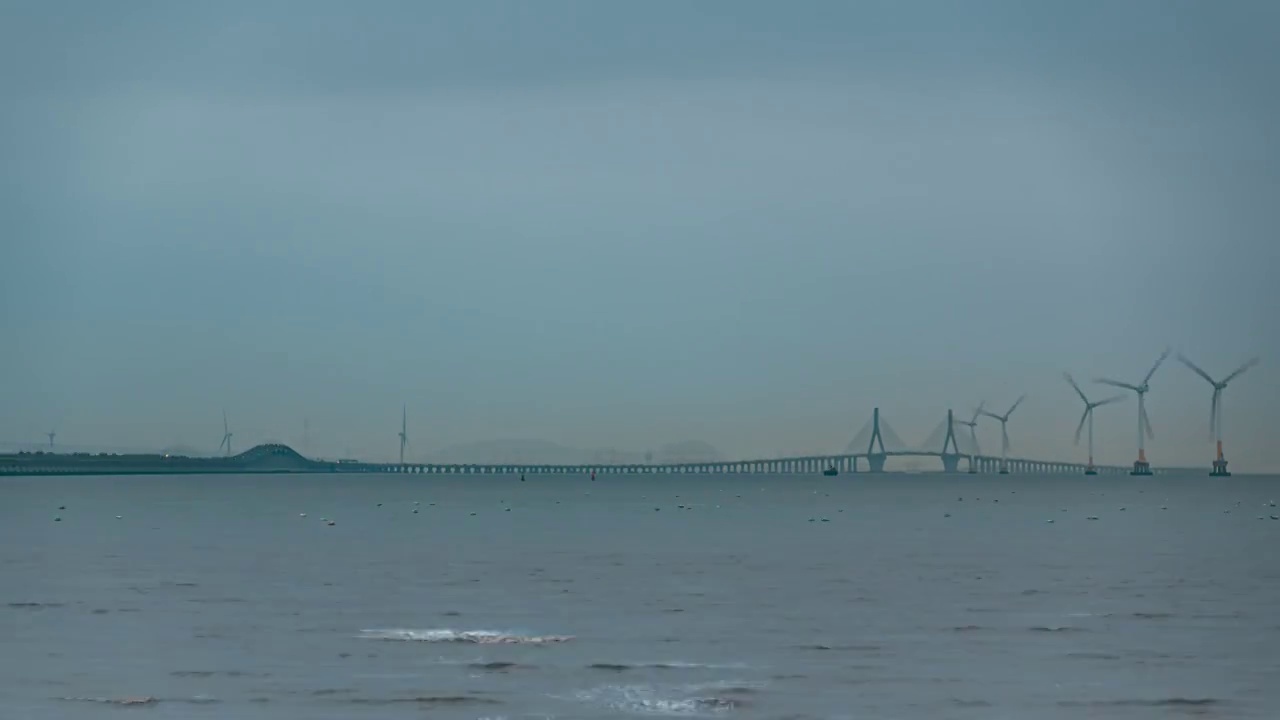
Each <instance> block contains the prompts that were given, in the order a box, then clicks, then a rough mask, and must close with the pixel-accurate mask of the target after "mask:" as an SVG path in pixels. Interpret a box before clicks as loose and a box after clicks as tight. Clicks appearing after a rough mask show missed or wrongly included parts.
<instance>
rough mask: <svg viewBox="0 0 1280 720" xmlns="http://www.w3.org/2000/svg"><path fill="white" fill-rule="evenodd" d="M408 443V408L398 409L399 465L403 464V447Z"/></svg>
mask: <svg viewBox="0 0 1280 720" xmlns="http://www.w3.org/2000/svg"><path fill="white" fill-rule="evenodd" d="M408 442H409V407H408V406H407V405H406V406H404V407H402V408H400V464H401V465H403V464H404V446H405V445H407V444H408Z"/></svg>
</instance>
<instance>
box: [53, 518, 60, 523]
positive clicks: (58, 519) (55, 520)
mask: <svg viewBox="0 0 1280 720" xmlns="http://www.w3.org/2000/svg"><path fill="white" fill-rule="evenodd" d="M53 521H54V522H62V518H60V517H56V518H54V519H53Z"/></svg>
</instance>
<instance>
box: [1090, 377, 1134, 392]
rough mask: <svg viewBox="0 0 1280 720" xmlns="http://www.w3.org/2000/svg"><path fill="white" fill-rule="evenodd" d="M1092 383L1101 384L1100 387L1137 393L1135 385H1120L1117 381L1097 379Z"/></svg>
mask: <svg viewBox="0 0 1280 720" xmlns="http://www.w3.org/2000/svg"><path fill="white" fill-rule="evenodd" d="M1094 382H1096V383H1100V384H1102V385H1110V386H1111V387H1118V388H1124V389H1125V390H1132V391H1134V392H1138V386H1137V385H1130V384H1129V383H1122V382H1120V381H1119V380H1111V379H1110V378H1097V379H1095V380H1094Z"/></svg>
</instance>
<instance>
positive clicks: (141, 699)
mask: <svg viewBox="0 0 1280 720" xmlns="http://www.w3.org/2000/svg"><path fill="white" fill-rule="evenodd" d="M58 699H59V700H65V701H67V702H84V703H98V704H100V705H123V706H144V705H156V704H158V703H161V702H166V703H175V702H177V703H187V704H188V705H213V704H216V703H220V702H222V701H221V700H218V699H217V698H211V697H208V696H205V695H197V696H195V697H187V698H158V697H152V696H150V695H139V696H136V697H120V698H107V697H64V698H58Z"/></svg>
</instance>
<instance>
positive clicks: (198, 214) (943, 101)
mask: <svg viewBox="0 0 1280 720" xmlns="http://www.w3.org/2000/svg"><path fill="white" fill-rule="evenodd" d="M1278 31H1280V5H1277V4H1275V3H1271V2H1262V1H1259V2H1251V1H1250V0H1237V1H1235V2H1231V3H1207V2H1179V1H1177V0H1166V1H1159V2H1157V1H1155V0H1131V1H1129V2H1124V3H1114V2H1102V1H1097V0H1080V1H1076V2H1061V3H1032V4H1028V3H1023V2H1015V1H1013V0H1008V1H997V0H973V1H972V2H965V3H955V2H949V1H943V0H937V1H930V0H920V1H917V2H906V1H904V2H887V1H885V2H880V1H876V0H867V1H866V2H856V3H855V2H835V1H832V2H827V1H821V0H812V1H809V2H803V1H802V2H795V3H780V2H762V1H756V0H732V1H729V0H708V1H707V2H699V3H687V2H675V1H674V0H670V1H668V0H654V1H653V2H634V3H600V2H591V1H586V0H584V1H582V2H569V1H561V0H546V1H545V2H538V3H527V2H514V1H513V2H494V1H485V0H466V1H465V2H437V3H420V2H409V1H407V0H406V1H403V2H401V1H396V0H366V1H365V2H359V3H356V2H334V1H332V0H307V1H305V2H304V1H303V0H297V1H295V2H283V1H281V0H254V1H252V2H250V1H248V0H223V1H222V2H217V3H171V2H162V1H160V0H120V2H113V3H101V2H93V1H92V0H85V1H83V2H74V1H72V0H47V1H40V2H37V1H35V0H10V1H9V2H5V3H3V4H0V96H2V97H3V98H4V101H3V102H2V103H0V158H2V161H0V277H3V280H2V281H0V339H3V340H4V350H3V352H0V443H8V446H9V447H13V446H14V445H15V444H21V443H37V442H40V441H42V440H43V434H44V433H46V432H48V431H50V430H56V431H57V433H58V442H59V443H62V444H64V446H66V447H72V446H81V447H93V448H121V449H124V448H160V447H165V446H170V445H174V444H182V445H187V446H191V447H195V448H200V449H207V450H210V451H212V450H213V449H215V448H216V447H217V444H218V442H219V440H220V439H221V435H222V413H223V411H224V410H225V412H226V413H227V416H228V418H229V422H230V424H231V426H232V431H233V432H234V433H235V439H234V443H235V446H236V448H237V449H239V448H242V447H247V446H248V445H251V444H255V443H257V442H263V441H267V440H275V441H282V442H287V443H290V444H292V445H294V446H297V447H302V445H303V439H304V430H303V428H304V423H305V426H306V428H307V431H306V437H305V439H306V449H307V451H308V452H310V453H311V454H316V455H328V456H332V455H355V456H358V457H361V458H367V459H383V458H388V459H389V458H394V457H395V455H396V452H397V450H398V439H397V436H396V433H397V432H398V431H399V429H400V428H399V424H400V415H401V409H402V406H407V408H408V420H409V423H408V424H409V437H410V448H409V456H410V457H411V458H415V457H426V456H429V455H430V454H431V453H433V452H436V451H438V450H439V449H441V448H445V447H448V446H451V445H457V444H461V443H475V442H483V441H490V440H495V439H504V438H506V439H525V440H530V439H537V440H545V441H550V442H554V443H560V444H564V445H568V446H573V447H612V448H622V449H627V450H632V451H644V450H646V449H653V448H657V447H661V446H662V445H664V444H666V443H672V442H680V441H686V440H697V441H704V442H706V443H710V444H711V445H713V446H714V447H716V448H717V449H719V451H720V452H721V454H723V455H725V456H728V457H742V458H745V457H774V456H777V455H779V454H798V453H805V454H808V453H815V452H837V451H840V450H843V448H844V446H845V445H846V444H847V443H848V442H849V440H850V439H851V438H853V436H854V435H855V434H856V433H857V432H858V430H859V429H860V428H861V427H862V426H863V424H864V423H865V422H866V420H867V419H868V418H869V417H870V415H871V411H872V408H873V407H876V406H879V407H880V408H881V409H882V412H883V413H884V416H885V418H886V419H888V420H889V421H890V422H891V423H892V424H893V427H894V428H895V429H896V430H897V431H898V433H899V434H900V435H901V436H903V439H904V440H905V441H907V442H908V443H910V442H912V441H918V440H923V439H924V438H925V437H926V436H927V435H928V434H929V432H930V431H931V430H932V429H933V428H934V426H935V425H936V424H937V422H938V421H939V420H940V419H941V418H942V417H943V416H944V415H945V412H946V410H947V408H954V409H955V410H956V411H957V413H964V414H967V413H969V412H971V410H972V408H973V407H974V406H975V405H976V404H977V403H978V402H980V401H985V402H987V403H988V405H989V406H990V407H993V408H996V409H999V410H1002V409H1004V408H1007V407H1008V406H1009V405H1010V404H1012V402H1013V401H1014V400H1015V399H1016V398H1017V397H1018V396H1019V395H1021V394H1023V393H1026V394H1027V400H1026V402H1025V403H1024V405H1023V406H1022V407H1020V408H1019V409H1018V411H1017V413H1015V415H1014V416H1013V419H1012V420H1011V422H1010V426H1009V429H1010V435H1011V437H1012V440H1013V450H1012V452H1013V454H1016V455H1022V456H1031V457H1041V458H1054V459H1075V460H1081V459H1083V452H1084V451H1083V448H1080V447H1076V446H1074V445H1073V443H1072V434H1073V431H1074V429H1075V425H1076V423H1077V421H1078V420H1079V416H1080V412H1081V411H1082V409H1083V407H1082V405H1081V403H1080V401H1079V399H1078V398H1077V397H1075V396H1074V394H1073V392H1072V391H1071V389H1070V388H1069V387H1068V386H1067V384H1066V383H1065V382H1064V381H1063V378H1062V373H1063V372H1064V371H1071V372H1072V373H1073V374H1074V375H1075V376H1076V377H1077V378H1078V379H1080V380H1081V381H1083V382H1084V385H1085V389H1086V392H1088V393H1090V394H1094V395H1097V396H1098V397H1104V396H1106V395H1108V394H1110V393H1109V392H1108V390H1107V389H1106V388H1103V387H1100V386H1096V385H1094V384H1093V383H1092V382H1089V381H1091V380H1092V379H1093V378H1095V377H1098V376H1100V375H1108V376H1113V377H1117V378H1119V379H1121V380H1127V381H1137V380H1140V379H1141V376H1142V375H1143V374H1144V373H1145V372H1146V370H1147V369H1148V368H1149V367H1150V365H1151V363H1152V362H1154V360H1155V358H1156V357H1157V356H1158V355H1159V354H1160V353H1161V351H1162V350H1163V349H1164V348H1165V347H1172V348H1173V349H1174V350H1175V351H1182V352H1185V353H1186V354H1187V355H1188V356H1189V357H1191V358H1192V359H1193V360H1195V361H1196V362H1198V363H1199V364H1201V365H1203V366H1204V367H1205V369H1206V370H1208V371H1209V372H1210V373H1211V374H1217V375H1224V374H1226V373H1227V372H1229V371H1230V370H1231V369H1233V368H1234V367H1236V366H1238V365H1239V364H1241V363H1243V362H1244V361H1245V360H1247V359H1249V358H1250V357H1253V356H1260V357H1262V362H1261V363H1260V364H1259V365H1258V367H1256V368H1254V369H1252V370H1250V371H1249V373H1247V374H1245V375H1243V376H1241V377H1240V379H1239V380H1237V381H1236V382H1235V383H1233V384H1232V386H1231V387H1230V389H1228V391H1227V393H1226V397H1225V402H1224V406H1225V413H1226V417H1225V428H1226V432H1227V451H1228V457H1229V459H1230V460H1231V461H1232V465H1233V469H1235V470H1237V471H1250V470H1252V471H1271V472H1280V443H1276V442H1275V440H1276V428H1278V427H1280V393H1277V392H1276V387H1277V378H1278V377H1280V375H1277V373H1278V372H1280V331H1278V330H1277V327H1276V322H1275V313H1276V308H1280V291H1277V289H1276V271H1277V269H1280V241H1278V239H1277V229H1278V228H1280V202H1278V200H1280V133H1278V131H1277V129H1276V128H1278V127H1280V117H1278V114H1280V112H1278V111H1280V84H1277V83H1276V82H1275V80H1274V76H1275V73H1276V70H1277V68H1280V44H1278V43H1275V42H1274V38H1275V37H1276V36H1277V32H1278ZM1210 393H1211V388H1210V387H1209V385H1208V384H1207V383H1205V382H1204V381H1203V380H1201V379H1200V378H1198V377H1196V376H1195V375H1193V374H1192V373H1191V372H1190V371H1188V370H1187V369H1186V368H1185V367H1183V366H1181V365H1180V364H1178V363H1177V362H1175V361H1174V359H1173V358H1170V360H1169V362H1168V363H1167V364H1166V365H1165V366H1164V367H1162V368H1161V370H1160V371H1159V372H1158V373H1157V374H1156V376H1155V378H1154V379H1153V380H1152V391H1151V393H1150V395H1149V396H1148V409H1149V412H1150V415H1151V418H1152V424H1153V426H1154V430H1155V433H1156V439H1155V440H1154V441H1152V442H1150V443H1149V454H1150V456H1151V459H1152V461H1153V462H1154V463H1156V464H1176V465H1207V463H1208V461H1209V460H1210V459H1211V454H1212V447H1211V443H1210V441H1209V429H1208V421H1209V418H1208V415H1209V401H1210ZM1097 423H1098V425H1097V431H1098V442H1099V447H1098V452H1097V454H1098V457H1099V460H1100V461H1105V462H1112V463H1117V464H1120V463H1128V462H1132V460H1133V457H1134V455H1135V447H1134V446H1135V442H1136V429H1137V425H1136V403H1134V402H1133V400H1132V399H1130V400H1128V401H1126V402H1125V403H1123V404H1119V405H1117V406H1108V407H1106V408H1103V409H1101V410H1099V411H1098V420H1097ZM998 438H999V428H998V425H997V424H995V423H994V422H985V423H984V424H983V425H982V426H981V427H980V441H981V442H982V443H983V445H984V448H986V449H998V445H999V441H998ZM0 447H4V446H0Z"/></svg>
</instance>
